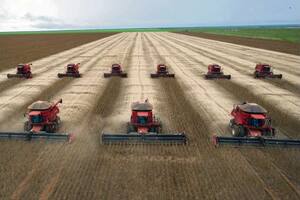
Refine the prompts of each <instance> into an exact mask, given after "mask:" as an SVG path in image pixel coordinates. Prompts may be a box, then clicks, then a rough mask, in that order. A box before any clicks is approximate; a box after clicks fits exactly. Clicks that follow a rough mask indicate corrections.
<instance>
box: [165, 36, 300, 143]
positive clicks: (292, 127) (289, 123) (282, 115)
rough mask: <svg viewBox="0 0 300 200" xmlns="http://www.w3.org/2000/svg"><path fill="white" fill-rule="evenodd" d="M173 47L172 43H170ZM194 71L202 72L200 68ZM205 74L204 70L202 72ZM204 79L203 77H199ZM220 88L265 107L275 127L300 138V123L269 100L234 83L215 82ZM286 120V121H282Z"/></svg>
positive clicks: (196, 60)
mask: <svg viewBox="0 0 300 200" xmlns="http://www.w3.org/2000/svg"><path fill="white" fill-rule="evenodd" d="M165 42H166V41H165V40H163V41H162V43H165ZM168 44H170V45H172V44H171V43H168ZM172 48H173V49H176V50H178V51H180V52H181V55H185V57H186V58H189V59H191V60H192V61H193V62H195V63H199V64H201V65H202V66H205V65H204V63H202V62H201V61H199V60H198V59H196V58H194V57H193V56H191V55H189V54H187V53H185V52H184V51H182V50H180V49H179V48H177V47H176V46H174V45H172ZM193 69H194V70H197V71H198V70H200V69H199V68H197V69H195V68H193ZM201 71H202V72H204V70H201ZM199 78H202V77H199ZM214 83H216V84H217V85H218V86H220V87H222V88H224V89H225V90H227V91H228V92H229V93H230V94H232V95H233V97H234V98H235V99H241V97H243V101H244V100H247V101H249V102H256V103H258V104H260V105H262V106H263V107H265V108H266V109H267V110H268V111H269V112H271V116H272V118H273V119H274V120H273V121H274V124H275V126H278V127H282V128H283V129H286V130H287V132H288V134H287V135H288V136H290V137H297V136H298V130H299V127H300V121H299V119H297V118H296V117H294V116H291V115H289V113H287V112H286V111H282V110H280V109H279V108H277V106H276V105H273V104H271V103H270V102H269V101H268V100H266V99H265V98H264V97H259V96H257V95H256V94H254V93H253V92H252V91H250V90H249V89H248V88H247V87H246V86H243V85H240V84H237V83H234V82H232V81H214ZM282 119H285V120H282Z"/></svg>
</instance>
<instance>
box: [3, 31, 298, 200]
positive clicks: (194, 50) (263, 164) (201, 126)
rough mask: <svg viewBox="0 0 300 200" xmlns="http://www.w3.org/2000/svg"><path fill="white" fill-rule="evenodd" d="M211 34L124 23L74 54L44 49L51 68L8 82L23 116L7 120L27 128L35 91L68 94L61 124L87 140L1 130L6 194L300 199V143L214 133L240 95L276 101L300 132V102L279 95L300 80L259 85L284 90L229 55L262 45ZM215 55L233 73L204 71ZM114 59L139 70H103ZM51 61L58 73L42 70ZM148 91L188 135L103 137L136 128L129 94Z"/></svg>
mask: <svg viewBox="0 0 300 200" xmlns="http://www.w3.org/2000/svg"><path fill="white" fill-rule="evenodd" d="M201 44H203V45H201ZM209 46H210V44H207V40H202V39H200V38H196V39H195V38H190V37H189V36H182V35H177V34H171V33H156V34H153V33H121V34H116V35H114V36H111V37H109V38H104V39H102V40H99V41H95V42H94V43H91V44H90V45H87V46H81V47H78V48H75V49H73V50H70V51H66V52H64V54H62V55H63V56H62V55H58V56H57V55H53V56H50V57H49V58H48V59H46V60H43V59H42V61H40V62H39V63H38V66H39V67H37V68H36V70H41V71H40V73H39V74H38V76H37V77H36V78H33V79H32V80H28V81H27V80H26V81H25V82H24V83H26V84H25V85H26V86H25V87H24V88H22V87H21V86H20V83H12V84H11V85H10V87H8V88H7V89H6V90H4V91H2V92H1V91H0V94H1V95H2V96H1V98H0V116H4V115H6V116H9V118H12V119H13V118H14V120H11V121H10V123H8V122H9V120H5V118H3V117H2V118H1V117H0V131H2V130H8V129H11V128H12V125H14V127H13V128H14V129H16V130H19V129H22V127H19V126H18V125H17V126H16V127H15V125H16V124H21V125H22V123H23V118H21V117H20V114H19V112H20V110H21V111H24V110H25V108H26V106H27V104H28V103H29V102H31V101H33V100H36V99H38V98H43V99H49V100H55V99H57V98H59V97H62V98H63V101H64V103H63V104H62V106H61V112H60V116H61V118H62V120H63V125H62V128H61V131H67V132H68V131H71V132H72V133H74V134H75V135H76V140H75V141H74V143H72V144H71V145H67V144H60V143H58V144H57V143H47V142H43V141H42V142H37V143H33V142H32V143H26V142H15V141H0V144H1V145H0V161H1V163H5V164H1V165H0V179H1V180H2V181H1V183H0V198H1V199H9V198H15V199H18V198H25V199H39V198H40V199H47V198H49V199H228V200H229V199H230V200H231V199H299V196H300V195H299V187H300V182H299V180H300V177H299V172H298V171H299V167H300V157H299V155H300V154H299V150H298V149H262V148H259V149H256V148H242V149H235V148H215V147H214V146H213V145H212V144H211V141H210V138H211V135H212V134H214V133H216V134H223V135H226V134H227V133H228V128H227V123H228V121H229V119H230V116H229V115H228V113H229V112H230V110H231V109H232V104H234V103H237V102H238V101H242V100H244V99H247V100H248V101H255V102H257V103H260V104H262V105H263V106H265V107H266V108H267V109H268V110H269V111H270V114H271V115H272V116H273V117H274V119H275V120H274V123H275V125H276V127H278V128H279V129H280V135H288V136H291V137H299V135H298V134H297V127H298V123H299V120H297V118H295V117H294V116H295V115H296V114H297V112H300V110H299V105H298V104H297V103H294V107H287V108H285V109H291V110H292V111H293V112H291V113H289V112H286V111H285V110H284V109H283V108H282V105H278V106H277V104H272V103H269V102H271V101H278V99H281V98H287V97H284V96H283V93H280V92H282V91H285V92H286V93H285V94H291V93H293V92H295V91H293V90H290V89H288V88H284V87H281V85H279V84H277V85H276V84H273V83H272V82H271V83H269V82H268V81H259V80H257V83H256V84H257V87H259V88H269V89H270V90H271V91H275V92H276V95H269V94H264V93H263V94H262V95H259V94H258V93H256V92H254V91H253V90H252V87H249V86H248V85H247V84H248V82H249V83H250V82H251V80H252V77H251V76H248V75H246V74H247V73H248V70H249V69H247V68H244V67H238V66H236V65H234V66H233V67H231V66H230V61H234V62H235V64H236V63H237V62H241V63H243V64H244V65H245V66H246V65H247V64H248V63H251V62H253V60H252V59H253V57H255V56H256V54H255V53H253V51H252V49H249V48H248V47H244V46H237V47H235V48H234V50H232V51H228V52H224V51H223V50H222V52H220V51H218V50H217V49H215V48H217V47H219V48H220V49H222V48H226V47H227V44H224V43H214V45H213V47H209ZM204 48H205V49H204ZM245 49H247V51H246V52H247V53H249V54H251V55H252V57H249V60H248V59H247V58H246V57H241V60H237V59H236V57H239V53H238V52H240V51H244V50H245ZM74 52H76V53H75V56H76V57H73V56H74V54H73V53H74ZM225 53H226V55H223V56H221V54H225ZM72 54H73V56H72ZM65 55H66V56H65ZM268 55H269V56H268ZM262 56H265V57H272V56H273V57H276V56H277V53H273V52H266V51H263V52H262ZM61 57H64V58H63V60H59V59H60V58H61ZM214 58H215V59H216V60H217V61H218V62H223V64H226V69H225V71H227V70H228V72H229V73H232V75H233V80H231V81H227V80H226V81H206V80H204V79H203V76H202V75H203V74H204V73H205V72H206V65H207V64H208V63H209V62H211V61H213V59H214ZM225 58H228V59H225ZM283 58H284V59H286V60H288V63H289V66H291V67H295V66H294V64H295V63H299V60H298V59H294V56H288V55H284V57H283ZM51 60H52V61H54V60H57V62H58V63H59V62H64V63H61V64H66V63H67V62H81V61H83V62H82V63H83V64H82V68H81V70H82V72H83V77H82V78H80V79H62V80H59V79H57V78H56V74H57V72H60V71H61V70H62V67H60V66H59V67H58V66H57V67H49V66H48V65H42V63H50V62H51ZM276 62H279V61H276ZM113 63H120V64H121V65H122V66H123V68H124V71H126V72H127V73H128V78H123V79H121V78H118V77H112V78H110V79H105V78H103V72H106V71H108V70H110V67H111V64H113ZM158 63H166V64H167V65H168V66H170V70H171V71H172V72H175V74H176V78H175V79H172V78H169V79H167V78H166V79H151V78H150V73H151V72H153V71H154V70H155V68H156V65H157V64H158ZM43 67H44V68H43ZM44 70H49V73H48V74H44V73H42V72H43V71H44ZM285 73H290V72H289V71H285ZM52 76H54V77H52ZM295 76H296V75H295ZM294 78H295V77H294V76H292V75H290V76H287V78H286V79H287V81H289V83H291V84H295V83H297V81H296V80H294ZM35 79H36V81H35ZM241 79H244V80H246V82H247V84H246V83H243V82H242V81H241ZM42 80H43V81H45V82H44V83H43V84H41V82H40V81H42ZM47 80H48V81H47ZM49 80H50V81H49ZM244 82H245V81H244ZM240 83H241V84H240ZM251 83H252V82H251ZM5 84H7V83H5V81H4V82H1V80H0V88H1V87H3V88H6V86H5ZM9 84H10V83H9ZM146 98H148V99H149V101H150V102H151V103H152V104H153V105H154V113H155V114H156V115H157V116H159V117H160V119H161V120H162V122H163V131H164V132H182V131H184V132H185V133H186V134H187V136H188V138H189V142H188V144H187V145H103V144H101V142H100V133H101V132H102V131H109V132H116V133H118V132H122V133H124V132H126V122H127V121H129V119H130V104H131V103H132V102H133V101H138V100H139V101H143V100H144V99H146ZM291 98H293V99H297V98H298V96H297V95H294V96H293V97H291ZM20 99H21V100H20ZM287 103H288V104H291V100H289V101H288V102H287ZM288 104H287V105H288ZM14 106H15V108H18V109H13V107H14ZM294 114H295V115H294ZM283 115H284V116H285V120H282V116H283ZM15 116H17V117H15ZM279 116H281V117H279ZM279 120H282V121H279ZM12 121H14V122H13V123H12ZM290 130H291V131H290ZM12 169H13V170H12Z"/></svg>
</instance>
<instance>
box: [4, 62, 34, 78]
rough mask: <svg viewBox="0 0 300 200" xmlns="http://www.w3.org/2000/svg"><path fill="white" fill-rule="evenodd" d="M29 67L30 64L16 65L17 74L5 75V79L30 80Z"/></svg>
mask: <svg viewBox="0 0 300 200" xmlns="http://www.w3.org/2000/svg"><path fill="white" fill-rule="evenodd" d="M31 65H32V64H18V66H17V72H16V73H15V74H7V78H26V79H29V78H32V73H31V67H30V66H31Z"/></svg>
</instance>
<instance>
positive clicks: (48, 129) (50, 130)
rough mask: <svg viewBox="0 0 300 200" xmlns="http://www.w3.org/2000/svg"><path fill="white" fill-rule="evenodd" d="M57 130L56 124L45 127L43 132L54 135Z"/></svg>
mask: <svg viewBox="0 0 300 200" xmlns="http://www.w3.org/2000/svg"><path fill="white" fill-rule="evenodd" d="M57 129H58V124H57V123H56V122H55V123H53V124H49V125H46V127H45V131H46V132H47V133H56V131H57Z"/></svg>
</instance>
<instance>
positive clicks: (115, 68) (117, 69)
mask: <svg viewBox="0 0 300 200" xmlns="http://www.w3.org/2000/svg"><path fill="white" fill-rule="evenodd" d="M111 76H119V77H122V78H126V77H127V73H125V72H123V70H122V67H121V65H120V64H113V65H112V66H111V72H110V73H104V78H108V77H111Z"/></svg>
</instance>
